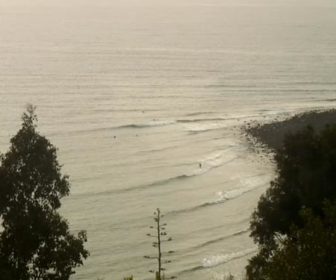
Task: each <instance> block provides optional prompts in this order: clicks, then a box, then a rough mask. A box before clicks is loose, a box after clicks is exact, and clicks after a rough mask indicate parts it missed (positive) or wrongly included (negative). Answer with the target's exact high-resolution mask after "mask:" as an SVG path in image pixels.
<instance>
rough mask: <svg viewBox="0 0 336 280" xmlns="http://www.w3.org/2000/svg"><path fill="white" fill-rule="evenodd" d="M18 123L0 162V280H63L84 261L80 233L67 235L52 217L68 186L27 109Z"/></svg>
mask: <svg viewBox="0 0 336 280" xmlns="http://www.w3.org/2000/svg"><path fill="white" fill-rule="evenodd" d="M22 121H23V122H22V127H21V129H20V130H19V131H18V133H17V134H16V135H15V136H14V137H13V138H12V139H11V141H10V143H11V146H10V149H9V151H8V152H7V153H6V154H4V155H2V156H1V161H0V217H1V221H2V228H1V230H0V275H1V279H5V280H28V279H29V280H31V279H34V280H67V279H69V277H70V275H71V274H73V273H74V268H75V267H77V266H80V265H82V264H83V259H85V258H87V257H88V254H89V253H88V251H87V250H86V249H85V248H84V242H86V233H85V231H80V232H79V233H78V234H77V236H74V235H72V234H71V233H70V232H69V226H68V223H67V221H66V220H65V219H64V218H62V217H61V216H60V215H59V213H58V212H57V210H58V209H59V208H60V206H61V202H60V200H61V198H62V197H64V196H67V195H68V194H69V187H70V185H69V181H68V177H67V176H63V175H62V174H61V166H60V164H59V163H58V160H57V155H56V151H57V149H56V148H55V147H54V146H53V145H52V144H51V143H50V142H49V140H48V139H47V138H45V137H44V136H41V135H40V134H39V133H38V132H37V130H36V123H37V117H36V115H35V108H34V107H33V106H31V105H30V106H28V107H27V112H25V113H24V114H23V116H22Z"/></svg>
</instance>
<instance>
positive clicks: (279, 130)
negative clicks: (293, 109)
mask: <svg viewBox="0 0 336 280" xmlns="http://www.w3.org/2000/svg"><path fill="white" fill-rule="evenodd" d="M327 124H336V109H329V110H322V111H321V110H318V111H307V112H304V113H299V114H297V115H295V116H293V117H289V118H287V119H285V120H281V121H278V120H274V121H273V122H271V123H265V124H263V123H260V122H257V121H256V122H253V121H252V122H249V123H247V124H246V125H245V126H244V127H243V133H244V135H245V137H247V139H248V140H249V141H250V142H251V143H252V144H253V145H254V146H255V145H257V146H261V148H262V149H265V148H266V149H268V150H271V151H276V150H278V149H280V148H281V147H282V145H283V140H284V138H285V136H286V135H287V134H291V133H295V132H297V131H299V130H302V129H303V128H305V127H307V126H312V127H313V128H314V129H315V130H316V131H320V130H322V129H323V128H324V127H325V126H326V125H327Z"/></svg>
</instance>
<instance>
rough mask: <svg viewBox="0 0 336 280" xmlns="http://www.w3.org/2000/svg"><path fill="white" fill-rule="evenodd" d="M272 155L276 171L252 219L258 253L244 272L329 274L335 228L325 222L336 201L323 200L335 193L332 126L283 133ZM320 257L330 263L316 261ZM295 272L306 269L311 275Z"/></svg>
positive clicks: (256, 275) (335, 133)
mask: <svg viewBox="0 0 336 280" xmlns="http://www.w3.org/2000/svg"><path fill="white" fill-rule="evenodd" d="M275 160H276V163H277V173H278V176H277V178H276V179H275V180H274V182H272V183H271V187H270V188H269V189H268V190H267V192H266V193H265V194H264V195H263V196H262V197H261V199H260V201H259V203H258V207H257V209H256V211H255V212H254V213H253V217H252V221H251V230H252V233H251V235H252V236H253V238H254V240H255V241H256V242H257V243H258V245H259V253H258V254H257V255H256V256H255V257H253V258H252V259H251V260H250V262H249V265H248V266H247V277H248V279H254V280H257V279H258V280H260V279H272V280H273V279H280V278H279V277H281V279H334V278H335V274H332V273H334V272H333V271H331V270H332V268H333V267H335V266H336V258H333V255H335V254H334V252H333V251H332V250H331V249H330V248H329V247H330V246H331V245H333V246H334V245H335V244H333V243H332V242H335V240H334V238H332V236H333V235H336V231H335V227H334V224H333V223H331V222H330V219H331V217H335V216H333V215H334V212H335V207H334V206H330V205H329V206H328V207H326V206H325V203H326V202H325V201H326V200H327V199H328V200H329V201H335V199H336V126H327V127H326V128H325V129H324V130H322V131H321V132H320V133H316V132H315V131H314V130H313V129H312V128H309V127H308V128H306V129H304V130H303V131H301V132H298V133H296V134H292V135H288V136H287V137H286V138H285V142H284V146H283V147H282V148H281V149H280V150H279V151H278V152H277V155H276V157H275ZM329 204H330V203H329ZM322 237H323V238H328V240H329V241H330V243H329V242H323V239H322ZM329 237H330V238H329ZM334 247H335V246H334ZM322 263H326V264H327V265H328V266H329V268H326V267H325V266H319V264H322ZM314 264H316V265H314ZM280 268H281V269H280ZM281 271H284V272H286V273H287V274H286V276H284V274H283V273H280V272H281ZM326 271H327V272H328V273H329V274H327V273H326ZM299 272H302V273H308V272H309V277H310V278H309V277H308V276H307V277H308V278H307V277H306V276H305V277H303V276H302V274H300V273H299ZM300 275H301V276H300ZM322 275H323V277H322ZM327 275H330V277H331V275H334V277H331V278H330V277H329V278H328V277H327ZM324 276H326V277H324Z"/></svg>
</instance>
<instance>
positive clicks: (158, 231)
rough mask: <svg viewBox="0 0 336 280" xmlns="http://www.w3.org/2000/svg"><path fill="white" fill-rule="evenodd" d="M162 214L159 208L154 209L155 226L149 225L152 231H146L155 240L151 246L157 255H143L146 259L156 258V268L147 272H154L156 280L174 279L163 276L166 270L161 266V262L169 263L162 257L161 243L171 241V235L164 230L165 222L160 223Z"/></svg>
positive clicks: (173, 277) (169, 252)
mask: <svg viewBox="0 0 336 280" xmlns="http://www.w3.org/2000/svg"><path fill="white" fill-rule="evenodd" d="M162 218H163V215H162V214H161V211H160V209H159V208H157V209H156V211H155V212H154V222H155V226H150V228H151V229H153V230H154V233H148V234H147V236H148V237H152V238H154V239H155V241H153V242H152V246H153V247H154V248H156V249H157V255H155V256H144V258H146V259H155V260H157V265H158V267H157V270H156V271H154V270H150V271H149V272H151V273H155V279H156V280H164V279H175V278H176V277H175V276H170V277H169V278H167V277H165V276H164V271H165V270H166V268H165V267H163V264H167V263H170V262H171V261H170V260H167V259H164V258H163V254H164V252H163V251H162V244H163V243H165V242H169V241H172V238H171V237H168V236H167V232H166V226H167V224H166V223H162V220H161V219H162ZM172 253H174V251H168V252H166V254H172Z"/></svg>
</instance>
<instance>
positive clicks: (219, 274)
mask: <svg viewBox="0 0 336 280" xmlns="http://www.w3.org/2000/svg"><path fill="white" fill-rule="evenodd" d="M335 30H336V3H335V1H334V0H272V1H269V0H249V1H248V0H235V1H233V0H202V1H200V0H169V1H168V0H155V1H154V0H58V1H56V0H43V1H42V0H30V1H25V0H0V128H1V129H0V151H1V152H2V153H4V152H5V151H6V150H7V149H8V147H9V139H10V137H11V136H13V135H15V133H16V131H17V130H18V129H19V127H20V123H21V120H20V117H21V114H22V113H23V111H24V110H25V105H26V104H28V103H32V104H34V105H36V106H37V114H38V117H39V131H40V133H41V134H43V135H45V136H46V137H48V138H49V139H50V141H51V142H52V143H53V144H54V145H56V146H57V147H58V148H59V150H58V155H59V161H60V163H61V164H63V172H64V173H66V174H69V175H70V179H71V184H72V188H71V194H70V196H69V197H67V198H65V199H64V200H63V205H62V208H61V212H62V215H64V216H65V217H66V218H67V219H68V221H69V223H70V227H71V229H72V231H73V232H74V233H76V232H77V231H78V230H81V229H85V230H87V233H88V240H89V241H88V243H87V247H88V249H89V250H90V253H91V255H90V257H89V258H88V259H87V260H86V261H85V264H84V266H83V267H81V268H78V269H77V273H76V274H75V275H74V276H73V277H72V279H73V280H84V279H85V280H89V279H91V280H96V279H98V278H100V279H105V280H115V279H123V277H124V276H128V275H131V274H132V275H134V276H135V277H136V279H153V277H152V276H151V274H150V273H149V272H148V270H151V269H155V263H153V262H152V261H148V260H147V259H144V258H143V256H144V255H150V254H151V255H155V250H154V248H152V247H151V242H152V240H151V239H150V238H148V237H147V236H146V234H147V233H148V232H149V231H150V229H149V226H151V225H153V219H152V217H153V211H154V210H155V209H156V208H158V207H159V208H160V209H161V211H162V212H163V214H164V215H165V216H164V218H163V219H164V222H166V223H167V232H168V233H169V235H170V236H172V238H173V241H172V242H169V243H165V244H164V247H163V249H164V251H169V250H174V251H175V253H174V254H172V255H171V256H169V259H170V260H171V261H172V262H171V263H169V264H167V265H166V268H167V271H166V273H167V275H168V276H171V275H175V276H177V277H178V279H181V280H187V279H188V280H189V279H193V280H207V279H223V276H224V275H225V274H227V273H232V274H234V275H238V276H239V275H241V274H242V273H243V270H244V266H245V265H246V263H247V259H248V258H250V257H251V256H253V254H255V252H256V246H255V244H254V243H253V241H252V239H251V238H250V237H249V230H248V229H249V219H250V217H251V214H252V212H253V209H254V208H255V207H256V205H257V201H258V199H259V197H260V195H261V194H262V193H263V192H264V191H265V190H266V188H267V187H268V186H269V182H270V181H271V180H272V178H274V175H275V171H274V164H273V163H272V161H271V160H270V159H269V158H267V157H262V156H261V155H260V154H256V153H255V152H254V150H253V149H252V148H251V145H250V144H249V143H248V141H247V140H246V138H245V137H244V136H243V134H242V133H241V127H242V126H244V124H246V123H247V122H250V121H261V122H268V121H272V120H274V119H276V118H279V117H280V118H284V117H286V116H291V115H293V114H295V113H297V112H303V111H306V110H311V109H323V108H330V107H335V106H336V75H335V73H336V32H335Z"/></svg>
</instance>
